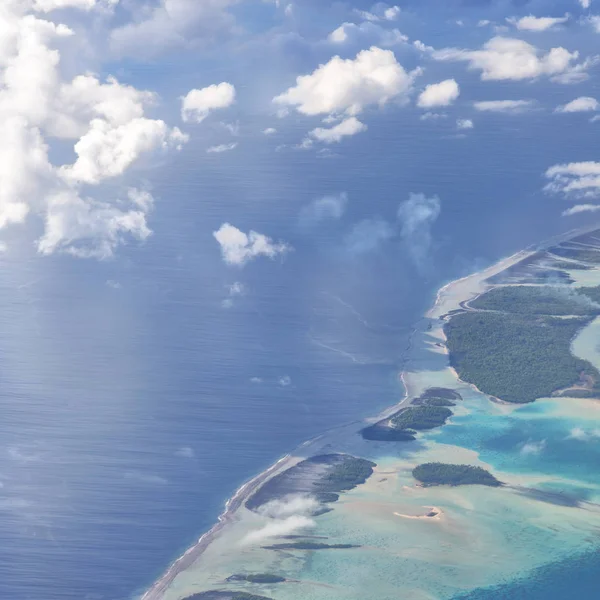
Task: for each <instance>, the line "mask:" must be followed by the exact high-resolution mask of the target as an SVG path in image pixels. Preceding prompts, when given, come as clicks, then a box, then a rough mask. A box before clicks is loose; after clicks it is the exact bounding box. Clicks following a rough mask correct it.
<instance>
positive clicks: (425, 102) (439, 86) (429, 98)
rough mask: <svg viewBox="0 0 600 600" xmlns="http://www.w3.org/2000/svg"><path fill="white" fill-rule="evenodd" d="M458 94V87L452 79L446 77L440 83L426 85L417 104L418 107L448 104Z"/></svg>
mask: <svg viewBox="0 0 600 600" xmlns="http://www.w3.org/2000/svg"><path fill="white" fill-rule="evenodd" d="M459 95H460V87H459V85H458V83H456V81H455V80H454V79H446V80H445V81H441V82H440V83H432V84H430V85H428V86H427V87H426V88H425V89H424V90H423V91H422V92H421V95H420V96H419V99H418V101H417V105H418V106H419V107H420V108H432V107H434V106H449V105H450V104H452V103H453V102H454V101H455V100H456V99H457V98H458V96H459Z"/></svg>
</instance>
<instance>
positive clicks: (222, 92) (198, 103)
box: [181, 81, 235, 123]
mask: <svg viewBox="0 0 600 600" xmlns="http://www.w3.org/2000/svg"><path fill="white" fill-rule="evenodd" d="M234 102H235V87H234V86H233V85H231V83H227V82H226V81H223V82H222V83H219V84H213V85H209V86H208V87H205V88H202V89H193V90H190V91H189V92H188V93H187V94H186V95H185V96H184V97H183V98H182V99H181V118H182V119H183V120H184V121H186V122H187V121H195V122H196V123H201V122H202V121H204V119H206V117H208V115H209V114H210V113H211V112H212V111H213V110H218V109H222V108H228V107H229V106H231V105H232V104H233V103H234Z"/></svg>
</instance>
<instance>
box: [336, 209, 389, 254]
mask: <svg viewBox="0 0 600 600" xmlns="http://www.w3.org/2000/svg"><path fill="white" fill-rule="evenodd" d="M395 235H396V231H395V229H394V227H393V226H392V225H390V223H388V222H387V221H385V220H383V219H382V218H380V217H374V218H372V219H364V220H363V221H360V222H359V223H357V224H356V225H355V226H354V227H353V228H352V230H351V231H350V233H348V234H347V235H346V237H345V239H344V246H345V248H346V250H347V252H348V253H349V254H351V255H353V256H358V255H361V254H367V253H369V252H373V251H374V250H377V249H378V248H379V247H380V246H381V244H383V243H384V242H386V241H388V240H390V239H392V238H393V237H395Z"/></svg>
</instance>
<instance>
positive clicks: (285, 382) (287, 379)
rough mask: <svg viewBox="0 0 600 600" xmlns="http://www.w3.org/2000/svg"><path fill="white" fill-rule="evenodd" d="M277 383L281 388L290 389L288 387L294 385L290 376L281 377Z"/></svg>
mask: <svg viewBox="0 0 600 600" xmlns="http://www.w3.org/2000/svg"><path fill="white" fill-rule="evenodd" d="M277 383H278V384H279V385H280V386H281V387H288V386H290V385H292V378H291V377H290V376H289V375H283V376H282V377H280V378H279V379H278V380H277Z"/></svg>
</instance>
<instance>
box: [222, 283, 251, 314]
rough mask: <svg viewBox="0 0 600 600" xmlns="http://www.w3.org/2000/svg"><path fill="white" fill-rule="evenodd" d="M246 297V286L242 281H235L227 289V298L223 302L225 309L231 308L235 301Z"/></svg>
mask: <svg viewBox="0 0 600 600" xmlns="http://www.w3.org/2000/svg"><path fill="white" fill-rule="evenodd" d="M245 295H246V286H245V285H244V284H243V283H241V282H240V281H235V282H234V283H232V284H231V285H230V286H228V288H227V298H225V300H223V302H221V306H222V307H223V308H231V307H232V306H233V304H234V299H235V298H239V297H241V296H245Z"/></svg>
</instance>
